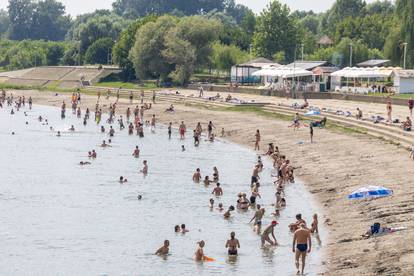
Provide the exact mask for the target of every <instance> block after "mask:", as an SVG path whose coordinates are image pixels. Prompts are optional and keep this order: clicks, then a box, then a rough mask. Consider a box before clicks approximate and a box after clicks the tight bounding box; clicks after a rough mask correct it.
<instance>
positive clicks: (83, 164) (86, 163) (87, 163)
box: [79, 161, 91, 166]
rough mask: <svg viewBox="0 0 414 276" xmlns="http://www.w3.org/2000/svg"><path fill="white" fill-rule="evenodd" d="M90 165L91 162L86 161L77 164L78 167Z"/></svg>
mask: <svg viewBox="0 0 414 276" xmlns="http://www.w3.org/2000/svg"><path fill="white" fill-rule="evenodd" d="M90 164H91V162H88V161H86V162H85V161H80V162H79V165H81V166H85V165H90Z"/></svg>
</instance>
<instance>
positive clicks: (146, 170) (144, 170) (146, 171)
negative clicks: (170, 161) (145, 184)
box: [141, 160, 148, 175]
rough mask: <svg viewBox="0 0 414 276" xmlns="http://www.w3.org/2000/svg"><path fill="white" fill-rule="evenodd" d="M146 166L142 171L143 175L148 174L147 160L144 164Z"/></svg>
mask: <svg viewBox="0 0 414 276" xmlns="http://www.w3.org/2000/svg"><path fill="white" fill-rule="evenodd" d="M142 163H143V164H144V167H143V168H142V170H141V173H143V174H144V175H147V174H148V162H147V160H144V162H142Z"/></svg>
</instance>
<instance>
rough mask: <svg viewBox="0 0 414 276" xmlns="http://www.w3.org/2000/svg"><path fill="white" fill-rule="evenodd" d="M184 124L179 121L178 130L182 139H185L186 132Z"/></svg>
mask: <svg viewBox="0 0 414 276" xmlns="http://www.w3.org/2000/svg"><path fill="white" fill-rule="evenodd" d="M186 130H187V129H186V126H185V124H184V122H181V125H180V128H179V132H180V139H181V140H184V139H185V132H186Z"/></svg>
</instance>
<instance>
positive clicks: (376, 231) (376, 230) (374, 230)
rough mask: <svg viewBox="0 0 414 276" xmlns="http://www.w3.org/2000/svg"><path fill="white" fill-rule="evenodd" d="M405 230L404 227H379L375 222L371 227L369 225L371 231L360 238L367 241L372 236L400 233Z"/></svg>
mask: <svg viewBox="0 0 414 276" xmlns="http://www.w3.org/2000/svg"><path fill="white" fill-rule="evenodd" d="M405 229H407V228H406V227H394V228H388V227H381V224H380V223H378V222H376V223H374V224H373V225H371V229H369V230H368V231H367V232H366V233H365V234H363V235H362V237H363V238H366V239H368V238H370V237H373V236H379V235H385V234H390V233H394V232H397V231H402V230H405Z"/></svg>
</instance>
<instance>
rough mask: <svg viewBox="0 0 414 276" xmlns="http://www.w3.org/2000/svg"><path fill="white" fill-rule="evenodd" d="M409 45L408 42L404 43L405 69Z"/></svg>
mask: <svg viewBox="0 0 414 276" xmlns="http://www.w3.org/2000/svg"><path fill="white" fill-rule="evenodd" d="M407 45H408V43H407V42H404V43H403V46H404V69H405V68H406V62H407Z"/></svg>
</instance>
